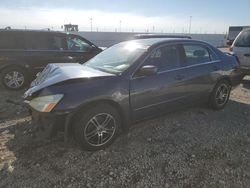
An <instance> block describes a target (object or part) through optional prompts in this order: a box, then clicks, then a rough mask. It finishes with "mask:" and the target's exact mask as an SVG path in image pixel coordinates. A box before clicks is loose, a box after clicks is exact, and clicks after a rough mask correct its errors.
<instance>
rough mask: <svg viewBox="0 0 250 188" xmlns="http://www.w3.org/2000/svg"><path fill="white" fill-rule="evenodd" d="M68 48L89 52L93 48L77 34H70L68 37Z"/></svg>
mask: <svg viewBox="0 0 250 188" xmlns="http://www.w3.org/2000/svg"><path fill="white" fill-rule="evenodd" d="M67 45H68V50H72V51H84V52H87V51H89V50H90V49H91V46H90V44H88V43H87V42H85V41H84V40H83V39H81V38H79V37H77V36H68V38H67Z"/></svg>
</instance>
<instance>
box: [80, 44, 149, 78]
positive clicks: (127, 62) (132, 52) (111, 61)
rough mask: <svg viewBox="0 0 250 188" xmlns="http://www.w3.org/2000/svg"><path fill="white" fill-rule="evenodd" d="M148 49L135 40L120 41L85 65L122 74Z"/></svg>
mask: <svg viewBox="0 0 250 188" xmlns="http://www.w3.org/2000/svg"><path fill="white" fill-rule="evenodd" d="M146 51H147V47H146V46H143V45H141V44H138V43H136V42H133V41H131V42H125V43H120V44H117V45H114V46H112V47H110V48H108V49H106V50H104V51H103V52H102V53H100V54H98V55H97V56H95V57H94V58H92V59H90V60H89V61H88V62H86V63H85V64H84V66H88V67H91V68H93V69H98V70H100V71H103V72H107V73H111V74H120V73H122V72H123V71H125V70H126V69H128V67H130V66H131V65H132V64H133V63H134V62H135V60H136V59H137V58H139V57H140V56H141V55H142V54H143V53H144V52H146Z"/></svg>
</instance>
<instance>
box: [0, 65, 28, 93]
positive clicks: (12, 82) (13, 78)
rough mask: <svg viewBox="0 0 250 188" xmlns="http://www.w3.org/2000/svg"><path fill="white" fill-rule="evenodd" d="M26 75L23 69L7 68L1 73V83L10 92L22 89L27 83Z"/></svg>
mask: <svg viewBox="0 0 250 188" xmlns="http://www.w3.org/2000/svg"><path fill="white" fill-rule="evenodd" d="M28 79H29V76H28V73H27V71H25V70H24V69H23V68H19V67H9V68H6V69H4V70H3V71H2V72H1V81H2V84H3V86H4V87H5V88H7V89H10V90H18V89H22V88H23V87H24V86H26V85H27V83H28Z"/></svg>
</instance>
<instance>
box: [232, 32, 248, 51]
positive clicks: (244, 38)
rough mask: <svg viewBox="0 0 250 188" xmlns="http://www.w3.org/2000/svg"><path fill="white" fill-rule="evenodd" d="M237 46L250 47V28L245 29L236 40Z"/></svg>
mask: <svg viewBox="0 0 250 188" xmlns="http://www.w3.org/2000/svg"><path fill="white" fill-rule="evenodd" d="M235 46H236V47H250V30H247V31H243V32H242V33H241V34H240V35H239V37H238V38H237V40H236V41H235Z"/></svg>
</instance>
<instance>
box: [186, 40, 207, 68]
mask: <svg viewBox="0 0 250 188" xmlns="http://www.w3.org/2000/svg"><path fill="white" fill-rule="evenodd" d="M183 47H184V51H185V56H186V63H187V65H188V66H189V65H199V64H202V63H207V62H210V61H211V60H210V55H209V52H208V51H207V49H206V48H205V47H203V46H200V45H195V44H186V45H183Z"/></svg>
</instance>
